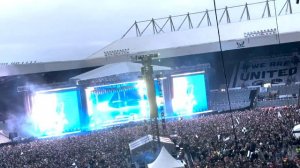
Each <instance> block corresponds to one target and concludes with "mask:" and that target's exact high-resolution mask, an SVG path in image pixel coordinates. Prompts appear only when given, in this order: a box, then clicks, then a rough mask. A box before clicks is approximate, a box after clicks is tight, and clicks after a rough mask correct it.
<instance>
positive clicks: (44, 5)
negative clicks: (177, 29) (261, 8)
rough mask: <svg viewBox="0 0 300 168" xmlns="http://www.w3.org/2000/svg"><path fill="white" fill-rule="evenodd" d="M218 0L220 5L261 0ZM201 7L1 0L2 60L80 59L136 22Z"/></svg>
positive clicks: (164, 0)
mask: <svg viewBox="0 0 300 168" xmlns="http://www.w3.org/2000/svg"><path fill="white" fill-rule="evenodd" d="M216 1H217V6H218V7H224V6H225V5H227V6H233V5H240V4H245V2H246V1H247V2H248V3H251V2H257V1H262V0H216ZM279 1H285V0H279ZM205 9H213V1H212V0H0V63H3V62H13V61H25V60H36V61H42V60H47V61H55V60H61V58H69V59H83V58H85V57H88V56H89V55H91V54H92V53H94V52H95V51H97V50H99V49H101V48H102V47H104V46H106V45H107V44H109V43H111V42H113V41H115V40H118V39H120V37H121V36H122V35H123V34H124V33H125V32H126V30H127V29H128V28H129V27H130V26H131V25H132V24H133V22H134V21H135V20H137V21H140V20H146V19H151V18H159V17H165V16H169V15H178V14H185V13H187V12H198V11H203V10H205ZM28 58H30V59H28Z"/></svg>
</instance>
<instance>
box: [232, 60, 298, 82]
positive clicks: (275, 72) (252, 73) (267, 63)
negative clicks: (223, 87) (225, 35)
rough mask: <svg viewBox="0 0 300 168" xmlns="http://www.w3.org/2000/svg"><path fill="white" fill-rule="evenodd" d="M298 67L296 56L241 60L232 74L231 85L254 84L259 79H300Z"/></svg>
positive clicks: (271, 80)
mask: <svg viewBox="0 0 300 168" xmlns="http://www.w3.org/2000/svg"><path fill="white" fill-rule="evenodd" d="M299 68H300V59H299V58H298V57H297V56H283V57H275V58H265V59H261V58H260V59H259V58H258V59H255V60H249V61H242V62H240V65H239V67H238V68H237V71H236V73H235V74H233V75H232V78H233V79H232V80H231V81H232V82H233V83H232V87H239V86H242V85H246V86H251V85H256V84H258V83H261V82H260V81H263V82H270V83H278V82H279V83H280V82H284V83H285V82H287V81H288V80H300V76H299V72H298V71H299ZM258 81H259V82H258Z"/></svg>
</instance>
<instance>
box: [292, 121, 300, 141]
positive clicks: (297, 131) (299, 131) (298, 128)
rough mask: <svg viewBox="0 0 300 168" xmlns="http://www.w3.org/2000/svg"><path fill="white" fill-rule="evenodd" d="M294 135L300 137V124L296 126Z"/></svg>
mask: <svg viewBox="0 0 300 168" xmlns="http://www.w3.org/2000/svg"><path fill="white" fill-rule="evenodd" d="M293 135H294V137H295V138H300V124H298V125H296V126H294V128H293Z"/></svg>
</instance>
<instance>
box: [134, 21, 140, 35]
mask: <svg viewBox="0 0 300 168" xmlns="http://www.w3.org/2000/svg"><path fill="white" fill-rule="evenodd" d="M134 25H135V32H136V36H137V37H140V36H141V31H140V29H139V26H138V24H137V22H136V21H135V22H134Z"/></svg>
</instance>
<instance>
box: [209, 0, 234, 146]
mask: <svg viewBox="0 0 300 168" xmlns="http://www.w3.org/2000/svg"><path fill="white" fill-rule="evenodd" d="M214 7H215V16H216V23H217V29H218V37H219V46H220V53H221V59H222V66H223V73H224V77H225V85H226V93H227V99H228V104H229V112H230V117H231V123H232V129H233V134H234V139H235V149H236V148H237V136H236V130H235V125H234V120H233V116H232V109H231V101H230V97H229V91H228V88H229V86H228V80H227V75H226V71H225V64H224V56H223V49H222V44H221V36H220V29H219V23H218V15H217V7H216V0H214Z"/></svg>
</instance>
